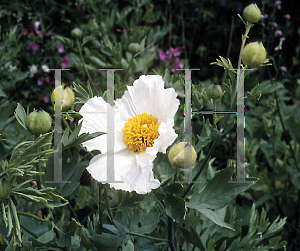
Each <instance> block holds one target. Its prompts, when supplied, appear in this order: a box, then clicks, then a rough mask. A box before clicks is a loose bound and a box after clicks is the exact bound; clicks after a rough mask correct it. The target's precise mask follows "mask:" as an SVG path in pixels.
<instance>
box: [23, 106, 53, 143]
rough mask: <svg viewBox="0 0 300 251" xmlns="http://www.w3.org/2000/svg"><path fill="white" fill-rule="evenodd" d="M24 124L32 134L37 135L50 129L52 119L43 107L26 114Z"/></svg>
mask: <svg viewBox="0 0 300 251" xmlns="http://www.w3.org/2000/svg"><path fill="white" fill-rule="evenodd" d="M25 126H26V128H27V130H28V131H29V132H30V133H31V134H32V135H34V136H36V137H38V136H39V135H40V134H44V133H47V132H48V131H49V130H50V129H51V126H52V119H51V117H50V115H49V113H47V112H45V111H43V109H40V110H35V111H33V112H31V113H30V114H28V115H27V117H26V119H25Z"/></svg>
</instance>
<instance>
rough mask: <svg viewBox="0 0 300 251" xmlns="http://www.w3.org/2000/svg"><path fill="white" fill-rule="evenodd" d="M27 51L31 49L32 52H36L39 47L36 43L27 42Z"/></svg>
mask: <svg viewBox="0 0 300 251" xmlns="http://www.w3.org/2000/svg"><path fill="white" fill-rule="evenodd" d="M26 49H27V50H29V49H32V50H33V51H38V50H39V46H38V44H37V43H36V42H29V44H28V46H27V47H26Z"/></svg>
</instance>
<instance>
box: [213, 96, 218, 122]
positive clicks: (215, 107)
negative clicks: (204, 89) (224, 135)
mask: <svg viewBox="0 0 300 251" xmlns="http://www.w3.org/2000/svg"><path fill="white" fill-rule="evenodd" d="M213 111H214V113H213V122H214V126H215V127H217V114H216V111H217V101H216V100H213Z"/></svg>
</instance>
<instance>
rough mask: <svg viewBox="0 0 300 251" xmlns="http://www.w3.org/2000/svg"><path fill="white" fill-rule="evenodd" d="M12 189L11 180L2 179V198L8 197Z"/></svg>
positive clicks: (0, 185)
mask: <svg viewBox="0 0 300 251" xmlns="http://www.w3.org/2000/svg"><path fill="white" fill-rule="evenodd" d="M11 191H12V185H11V182H10V181H8V180H6V179H5V178H3V179H1V180H0V200H3V199H6V198H7V197H8V196H9V195H10V194H11Z"/></svg>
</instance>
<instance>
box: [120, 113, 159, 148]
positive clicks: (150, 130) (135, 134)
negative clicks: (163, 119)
mask: <svg viewBox="0 0 300 251" xmlns="http://www.w3.org/2000/svg"><path fill="white" fill-rule="evenodd" d="M157 122H158V119H157V118H156V117H153V116H152V115H148V114H147V113H143V114H139V115H136V116H134V117H132V118H130V119H128V120H127V122H126V123H125V124H124V128H123V130H122V132H123V142H124V144H125V145H127V146H128V148H129V150H133V151H135V152H137V151H138V152H144V151H145V150H146V148H147V147H152V146H153V144H154V140H155V139H157V138H158V136H159V133H158V127H159V124H157Z"/></svg>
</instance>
